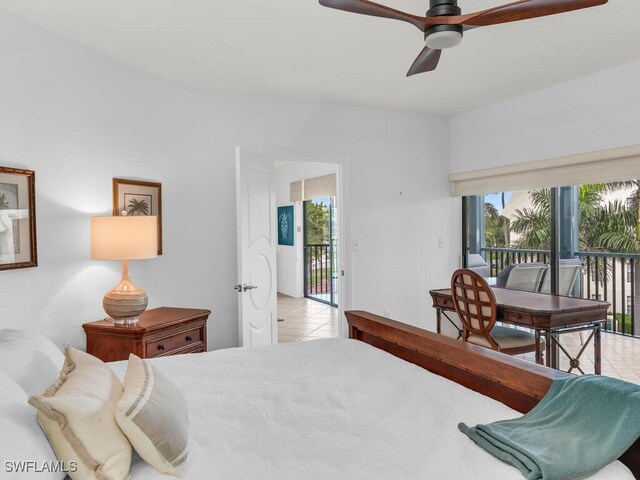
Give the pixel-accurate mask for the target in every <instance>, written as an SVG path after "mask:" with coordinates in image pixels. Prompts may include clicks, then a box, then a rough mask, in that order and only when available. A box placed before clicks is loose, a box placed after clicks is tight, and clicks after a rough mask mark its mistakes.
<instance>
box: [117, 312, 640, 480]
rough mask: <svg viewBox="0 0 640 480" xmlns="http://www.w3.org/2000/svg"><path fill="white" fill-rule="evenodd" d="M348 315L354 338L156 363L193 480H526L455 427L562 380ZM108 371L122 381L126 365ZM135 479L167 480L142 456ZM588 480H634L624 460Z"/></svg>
mask: <svg viewBox="0 0 640 480" xmlns="http://www.w3.org/2000/svg"><path fill="white" fill-rule="evenodd" d="M347 317H348V320H349V326H350V327H349V328H350V336H351V338H352V339H351V340H346V339H330V340H318V341H313V342H302V343H291V344H283V345H274V346H268V347H254V348H251V349H227V350H220V351H215V352H209V353H207V354H197V355H183V356H179V357H170V358H160V359H156V360H154V361H153V362H154V364H155V365H157V366H158V367H159V368H160V369H161V370H162V371H163V372H165V373H166V374H167V375H169V376H170V377H171V378H172V379H174V381H175V382H176V383H177V384H178V385H179V386H180V388H182V389H183V391H184V392H187V398H188V401H189V409H190V417H191V427H190V428H191V434H190V435H191V445H190V453H189V461H188V463H187V465H186V474H185V478H194V479H198V478H224V479H247V478H261V479H274V480H275V479H278V480H283V479H301V478H305V479H311V480H313V479H327V478H341V479H347V480H348V479H361V478H367V479H372V480H376V479H380V480H382V479H392V478H402V479H407V480H409V479H422V480H423V479H439V478H442V479H470V478H473V479H496V478H500V479H505V480H509V479H514V480H515V479H517V480H520V479H522V478H523V477H522V475H521V474H520V472H519V471H517V470H516V469H514V468H513V467H510V466H508V465H506V464H504V463H502V462H500V461H499V460H497V459H495V458H494V457H492V456H491V455H489V454H487V453H486V452H485V451H483V450H481V449H480V448H478V447H477V446H476V445H475V444H474V443H473V442H472V441H470V440H469V439H468V438H467V437H466V436H464V435H462V434H461V433H460V432H459V431H458V430H457V428H456V425H457V424H458V422H461V421H464V422H466V423H468V424H469V425H472V424H476V423H479V422H491V421H495V420H499V419H504V418H511V417H515V416H518V415H519V412H524V411H527V410H528V409H530V408H531V407H532V406H533V405H534V404H535V403H536V402H537V401H538V400H539V399H540V398H541V397H542V396H543V395H544V392H545V391H546V389H548V387H549V385H550V382H551V379H553V378H559V377H562V376H564V375H565V374H563V373H562V372H557V371H553V370H549V369H546V368H544V367H539V366H537V365H533V364H530V363H528V362H524V361H518V360H517V359H513V358H510V357H507V356H505V355H500V354H496V353H495V352H491V351H488V350H485V349H481V348H479V347H475V346H473V345H465V344H462V343H461V342H455V341H450V340H449V339H447V338H444V337H441V336H439V335H435V334H431V333H429V332H425V331H423V330H419V329H416V328H413V327H410V326H407V325H404V324H400V323H397V322H393V321H391V320H388V319H383V318H381V317H377V316H375V315H372V314H369V313H366V312H349V313H348V314H347ZM354 340H358V341H354ZM372 347H375V348H372ZM388 353H391V354H392V355H389V354H388ZM503 357H504V358H503ZM402 359H404V360H406V361H404V360H402ZM407 361H408V362H411V363H413V365H412V364H411V363H407ZM112 368H113V370H114V371H115V372H116V374H117V375H118V376H120V377H122V376H123V374H124V371H125V369H126V363H125V362H118V363H114V364H112ZM427 370H431V371H432V372H435V374H433V373H430V372H429V371H427ZM186 372H188V373H186ZM487 372H493V373H491V374H489V375H487ZM445 377H446V378H445ZM205 378H207V379H210V381H204V380H203V379H205ZM447 378H449V379H452V380H454V382H452V381H449V380H447ZM455 382H458V383H455ZM460 384H462V385H464V386H461V385H460ZM465 387H467V388H465ZM473 390H475V391H473ZM496 400H498V401H496ZM500 402H502V403H500ZM505 404H506V405H505ZM507 405H508V406H507ZM631 453H633V452H630V458H631V457H632V456H631ZM634 458H636V457H634ZM627 463H628V465H633V463H632V462H631V460H627ZM131 473H132V475H133V478H135V479H140V480H147V479H149V480H150V479H157V478H161V476H160V475H159V474H158V473H157V472H155V471H154V470H153V468H151V467H150V466H149V465H147V464H146V463H144V462H142V461H141V460H139V459H136V460H134V462H133V465H132V471H131ZM592 478H595V479H600V480H604V479H619V480H622V479H632V478H634V477H633V475H632V474H631V471H630V469H629V468H628V467H626V466H625V465H624V464H623V463H622V462H619V461H618V462H614V463H613V464H611V465H609V466H608V467H606V468H605V469H603V470H602V471H600V472H599V473H598V474H596V475H595V476H594V477H592Z"/></svg>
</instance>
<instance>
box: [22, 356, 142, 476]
mask: <svg viewBox="0 0 640 480" xmlns="http://www.w3.org/2000/svg"><path fill="white" fill-rule="evenodd" d="M64 353H65V363H64V367H63V369H62V372H61V373H60V378H59V379H58V380H56V382H55V383H54V384H53V385H51V386H50V387H49V388H48V389H47V390H46V391H45V392H44V394H43V395H34V396H33V397H31V398H30V399H29V403H30V404H31V405H33V406H34V407H35V408H37V409H38V420H39V421H40V425H42V428H43V429H44V431H45V432H46V434H47V436H48V437H49V442H50V443H51V446H52V447H53V449H54V450H55V452H56V454H57V455H58V458H60V459H61V460H63V461H64V462H65V463H68V462H71V461H73V462H76V463H77V471H75V472H69V476H70V477H71V478H72V479H74V480H123V479H125V478H127V477H128V476H129V468H130V466H131V445H130V444H129V441H128V440H127V438H126V437H125V436H124V434H123V433H122V432H121V431H120V429H119V428H118V425H117V423H116V421H115V418H114V410H115V406H116V403H117V402H118V400H119V399H120V397H121V396H122V384H121V383H120V381H119V380H118V378H117V377H116V376H115V375H114V373H113V372H112V371H111V369H110V368H109V367H108V366H107V365H106V364H105V363H104V362H102V360H99V359H97V358H96V357H94V356H92V355H89V354H88V353H85V352H81V351H80V350H76V349H75V348H73V347H69V346H67V347H66V348H65V352H64Z"/></svg>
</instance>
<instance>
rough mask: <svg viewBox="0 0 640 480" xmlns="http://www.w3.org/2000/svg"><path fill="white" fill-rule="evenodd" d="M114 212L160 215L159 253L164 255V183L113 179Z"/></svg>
mask: <svg viewBox="0 0 640 480" xmlns="http://www.w3.org/2000/svg"><path fill="white" fill-rule="evenodd" d="M113 214H114V215H116V216H120V215H155V216H156V217H158V255H162V184H161V183H156V182H146V181H142V180H129V179H125V178H114V179H113Z"/></svg>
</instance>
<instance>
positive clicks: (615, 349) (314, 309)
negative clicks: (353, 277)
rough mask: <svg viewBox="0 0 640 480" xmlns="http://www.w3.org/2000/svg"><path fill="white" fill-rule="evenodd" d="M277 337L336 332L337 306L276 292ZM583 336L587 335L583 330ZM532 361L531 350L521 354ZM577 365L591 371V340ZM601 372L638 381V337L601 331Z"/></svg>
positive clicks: (569, 338) (573, 337) (576, 343)
mask: <svg viewBox="0 0 640 480" xmlns="http://www.w3.org/2000/svg"><path fill="white" fill-rule="evenodd" d="M278 317H279V318H284V321H283V322H278V341H279V342H280V343H285V342H295V341H304V340H315V339H317V338H335V337H337V336H338V309H337V308H333V307H330V306H328V305H325V304H323V303H320V302H316V301H313V300H309V299H307V298H293V297H288V296H286V295H281V294H278ZM583 336H584V340H585V341H586V340H587V338H588V337H589V334H588V332H584V333H583ZM560 341H561V342H562V344H563V345H564V346H565V348H566V349H567V350H568V351H569V352H570V353H571V354H572V355H575V354H576V353H577V352H579V351H580V349H581V348H582V344H581V341H580V336H579V334H577V333H572V334H565V335H563V336H562V337H561V340H560ZM521 357H522V358H524V359H525V360H530V361H532V362H533V361H534V355H533V353H528V354H526V355H521ZM580 362H581V363H580V367H581V368H582V369H583V370H584V371H585V372H586V373H593V372H594V369H593V344H592V343H590V344H589V345H588V346H587V347H586V348H585V351H584V353H583V354H582V357H581V358H580ZM568 365H569V360H568V359H567V357H566V356H565V355H564V354H563V353H560V366H561V367H562V368H563V369H564V370H565V371H566V370H567V369H568V368H569V367H568ZM602 374H603V375H608V376H610V377H615V378H620V379H622V380H626V381H628V382H633V383H638V384H640V338H629V337H623V336H620V335H614V334H611V333H603V334H602Z"/></svg>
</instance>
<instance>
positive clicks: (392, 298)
mask: <svg viewBox="0 0 640 480" xmlns="http://www.w3.org/2000/svg"><path fill="white" fill-rule="evenodd" d="M0 59H1V61H2V66H3V68H2V72H3V73H2V76H1V77H0V139H2V141H1V142H0V165H3V166H13V167H23V168H29V169H33V170H35V171H36V179H37V180H36V190H37V209H38V211H37V217H38V223H37V233H38V251H39V264H40V266H39V267H37V268H33V269H27V270H23V271H5V272H0V326H2V327H14V328H26V329H32V330H37V331H41V332H43V333H44V334H46V335H49V336H51V337H52V338H53V339H54V340H55V341H56V342H57V343H58V344H62V343H64V342H68V343H70V344H73V345H76V346H79V347H84V337H83V333H82V329H81V324H82V323H84V322H86V321H91V320H95V319H99V318H101V317H102V316H103V312H102V309H101V298H102V296H103V294H104V292H106V291H107V290H108V289H109V288H111V287H112V286H113V285H115V283H117V280H118V278H119V265H117V264H116V263H115V262H94V261H91V260H90V259H89V219H90V217H91V216H92V215H96V214H108V213H109V211H110V209H111V179H112V177H114V176H119V177H128V178H142V179H149V180H154V181H159V182H162V184H163V195H164V198H163V201H164V202H163V215H164V219H163V221H164V252H165V253H164V255H163V256H162V257H160V258H158V259H155V260H149V261H139V262H134V265H133V266H132V277H133V279H134V280H135V281H136V282H137V283H139V284H140V285H141V286H143V287H144V288H145V289H146V290H147V292H148V293H149V297H150V306H151V307H154V306H160V305H167V306H191V307H200V308H210V309H211V310H212V311H213V314H212V316H211V318H210V322H209V343H210V347H211V348H218V347H225V346H233V345H237V343H238V327H237V305H236V302H237V294H236V293H235V291H234V290H233V288H232V287H233V285H234V284H235V283H236V282H237V268H236V224H235V207H234V202H235V155H234V148H235V146H236V145H242V146H247V147H254V148H257V147H261V146H276V147H283V148H297V149H316V150H327V151H340V152H345V153H346V154H348V156H349V163H348V165H347V170H348V179H349V180H348V182H349V183H348V184H347V185H346V188H347V191H348V195H349V205H350V214H351V216H350V218H351V223H350V225H349V231H348V232H347V234H348V235H349V236H350V238H357V239H358V240H359V242H360V251H359V252H354V254H353V259H352V265H351V266H350V269H349V268H348V269H347V277H348V281H349V282H350V285H351V288H352V295H353V306H354V307H357V308H362V309H367V310H371V311H374V312H382V310H383V309H387V310H390V311H391V312H392V314H393V316H394V317H396V318H397V319H399V320H402V321H406V322H409V323H415V324H417V325H421V326H432V325H433V317H434V315H433V312H432V309H431V307H430V303H429V301H428V299H427V289H428V288H432V287H437V286H441V285H443V284H446V283H447V281H448V276H449V274H450V272H451V270H452V269H453V268H454V267H455V266H456V265H457V262H458V252H459V245H458V243H457V242H452V241H451V239H452V238H454V237H455V235H456V232H457V231H458V229H459V227H458V225H459V223H458V218H457V217H458V216H459V202H458V201H456V200H454V199H451V198H449V196H448V183H447V181H446V175H447V173H448V171H449V168H448V148H449V140H448V122H447V120H446V119H443V118H439V117H430V116H426V115H419V114H408V113H391V112H383V111H376V110H367V109H361V108H350V107H342V106H330V105H321V104H312V103H301V102H291V101H284V100H277V99H269V98H258V97H249V96H235V95H229V94H215V93H210V92H206V91H201V90H196V89H191V88H187V87H184V86H181V85H178V84H174V83H171V82H167V81H164V80H161V79H158V78H155V77H152V76H149V75H146V74H143V73H140V72H138V71H136V70H133V69H131V68H129V67H126V66H123V65H122V64H119V63H117V62H115V61H112V60H110V59H107V58H105V57H103V56H101V55H99V54H96V53H93V52H91V51H89V50H87V49H85V48H82V47H80V46H78V45H76V44H73V43H71V42H69V41H66V40H64V39H62V38H59V37H57V36H55V35H52V34H50V33H49V32H46V31H44V30H42V29H39V28H37V27H34V26H32V25H30V24H27V23H26V22H24V21H22V20H20V19H18V18H17V17H14V16H12V15H10V14H7V13H4V12H0ZM354 88H355V86H354ZM400 192H402V194H401V193H400ZM452 218H453V219H454V221H453V222H452ZM439 236H443V237H444V238H445V240H446V247H445V248H444V249H442V250H439V249H437V246H438V237H439Z"/></svg>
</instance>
